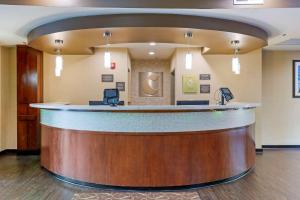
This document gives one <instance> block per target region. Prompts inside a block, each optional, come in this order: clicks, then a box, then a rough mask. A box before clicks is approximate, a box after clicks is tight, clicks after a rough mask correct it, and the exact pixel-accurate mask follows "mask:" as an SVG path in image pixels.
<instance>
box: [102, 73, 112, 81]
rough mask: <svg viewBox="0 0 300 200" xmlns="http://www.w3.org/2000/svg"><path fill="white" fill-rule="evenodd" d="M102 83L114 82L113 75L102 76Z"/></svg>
mask: <svg viewBox="0 0 300 200" xmlns="http://www.w3.org/2000/svg"><path fill="white" fill-rule="evenodd" d="M101 80H102V82H114V75H113V74H102V79H101Z"/></svg>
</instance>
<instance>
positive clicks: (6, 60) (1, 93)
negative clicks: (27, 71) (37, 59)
mask: <svg viewBox="0 0 300 200" xmlns="http://www.w3.org/2000/svg"><path fill="white" fill-rule="evenodd" d="M16 60H17V59H16V48H14V47H12V48H9V47H1V48H0V61H1V62H0V69H1V70H0V88H1V90H0V99H1V100H0V104H1V107H0V119H1V120H0V124H1V126H0V127H1V128H0V132H1V139H0V141H1V149H16V148H17V67H16Z"/></svg>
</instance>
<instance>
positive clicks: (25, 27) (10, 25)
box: [0, 5, 300, 50]
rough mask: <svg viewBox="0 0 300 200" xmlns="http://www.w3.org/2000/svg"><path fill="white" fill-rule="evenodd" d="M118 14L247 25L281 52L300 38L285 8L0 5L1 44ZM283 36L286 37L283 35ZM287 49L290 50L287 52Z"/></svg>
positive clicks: (296, 13)
mask: <svg viewBox="0 0 300 200" xmlns="http://www.w3.org/2000/svg"><path fill="white" fill-rule="evenodd" d="M118 13H168V14H186V15H196V16H210V17H218V18H223V19H232V20H237V21H241V22H246V23H249V24H252V25H256V26H258V27H260V28H263V29H264V30H266V31H267V32H268V33H269V36H270V38H269V45H270V46H269V47H267V49H272V50H274V49H277V48H278V49H282V46H283V45H276V44H278V43H281V42H283V41H285V40H290V39H298V38H299V39H300V26H299V25H298V23H297V19H300V8H284V9H278V8H277V9H217V10H216V9H209V10H208V9H205V10H198V9H197V10H196V9H192V10H189V9H131V8H126V9H123V8H79V7H76V8H63V7H37V6H9V5H0V27H1V28H0V44H2V45H15V44H22V43H24V42H26V41H27V39H26V35H27V34H28V32H29V31H30V30H32V29H33V28H35V27H37V26H39V25H42V24H45V23H49V22H52V21H56V20H59V19H64V18H69V17H74V16H86V15H96V14H97V15H98V14H101V15H102V14H103V15H104V14H118ZM283 34H286V36H284V37H283V36H282V35H283ZM284 46H285V48H284V49H285V50H300V45H299V44H298V45H291V44H288V45H286V44H285V45H284ZM289 48H290V49H289Z"/></svg>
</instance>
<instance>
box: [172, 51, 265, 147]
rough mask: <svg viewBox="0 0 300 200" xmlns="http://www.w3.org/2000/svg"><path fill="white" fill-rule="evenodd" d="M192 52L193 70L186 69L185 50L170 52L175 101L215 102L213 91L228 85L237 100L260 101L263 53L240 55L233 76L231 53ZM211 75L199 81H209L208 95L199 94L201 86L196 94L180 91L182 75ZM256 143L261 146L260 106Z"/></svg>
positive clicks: (205, 82) (255, 52)
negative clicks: (174, 80)
mask: <svg viewBox="0 0 300 200" xmlns="http://www.w3.org/2000/svg"><path fill="white" fill-rule="evenodd" d="M191 52H192V54H193V68H192V70H186V69H185V54H186V53H187V50H186V49H178V50H177V51H176V52H175V54H174V55H173V58H172V62H171V66H172V67H171V70H172V68H173V69H175V79H176V85H175V88H176V92H175V97H176V100H210V103H211V104H215V103H217V101H216V98H215V91H217V90H218V89H219V88H220V87H229V88H230V89H231V91H232V92H233V94H234V96H235V100H234V101H237V102H258V103H260V102H261V100H262V99H261V98H262V89H261V88H262V52H261V50H256V51H253V52H250V53H248V54H244V55H240V56H239V57H240V62H241V74H240V75H235V74H234V73H233V72H232V71H231V61H232V55H205V56H203V55H202V54H201V51H200V50H199V49H194V50H192V51H191ZM184 74H187V75H196V77H197V78H198V79H199V75H200V74H211V78H212V80H211V81H199V86H200V83H202V84H211V93H210V94H200V87H199V89H198V92H197V93H196V94H184V93H183V92H182V76H183V75H184ZM256 117H257V122H256V144H257V147H258V148H260V147H261V108H258V109H257V115H256Z"/></svg>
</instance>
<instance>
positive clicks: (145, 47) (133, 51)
mask: <svg viewBox="0 0 300 200" xmlns="http://www.w3.org/2000/svg"><path fill="white" fill-rule="evenodd" d="M99 48H106V47H105V46H99ZM109 48H128V51H129V54H130V57H131V58H132V59H136V60H140V59H142V60H149V59H159V60H168V59H170V58H171V57H172V55H173V53H174V51H175V49H176V48H191V49H192V48H201V47H200V46H192V45H183V44H169V43H156V44H155V46H152V45H150V43H126V44H112V45H109ZM149 52H154V53H155V54H154V55H149Z"/></svg>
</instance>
